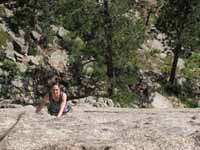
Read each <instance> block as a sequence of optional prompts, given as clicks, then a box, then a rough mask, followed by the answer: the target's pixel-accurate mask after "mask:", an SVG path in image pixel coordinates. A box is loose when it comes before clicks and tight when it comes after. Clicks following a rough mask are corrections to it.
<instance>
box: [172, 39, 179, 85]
mask: <svg viewBox="0 0 200 150" xmlns="http://www.w3.org/2000/svg"><path fill="white" fill-rule="evenodd" d="M180 50H181V43H180V41H178V42H177V44H176V47H175V49H174V57H173V64H172V68H171V74H170V78H169V82H170V83H171V84H172V85H173V84H174V80H175V77H176V69H177V64H178V59H179V52H180Z"/></svg>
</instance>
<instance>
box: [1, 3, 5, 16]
mask: <svg viewBox="0 0 200 150" xmlns="http://www.w3.org/2000/svg"><path fill="white" fill-rule="evenodd" d="M4 16H5V8H4V6H2V5H0V17H4Z"/></svg>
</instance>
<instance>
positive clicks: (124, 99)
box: [112, 89, 137, 107]
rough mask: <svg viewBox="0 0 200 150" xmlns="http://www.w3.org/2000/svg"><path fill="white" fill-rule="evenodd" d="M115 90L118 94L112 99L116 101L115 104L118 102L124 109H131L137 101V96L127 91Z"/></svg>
mask: <svg viewBox="0 0 200 150" xmlns="http://www.w3.org/2000/svg"><path fill="white" fill-rule="evenodd" d="M115 90H116V93H114V95H113V96H112V99H113V100H114V102H115V103H116V102H118V103H119V104H120V105H121V106H122V107H129V106H130V105H131V104H133V103H134V102H135V101H136V99H137V95H136V94H135V93H133V92H129V91H127V90H125V89H115ZM115 90H114V91H115Z"/></svg>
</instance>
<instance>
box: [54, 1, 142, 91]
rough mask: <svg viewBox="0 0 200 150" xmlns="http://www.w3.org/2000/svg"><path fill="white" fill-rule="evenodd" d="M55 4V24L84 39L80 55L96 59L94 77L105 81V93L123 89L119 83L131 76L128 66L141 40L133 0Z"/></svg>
mask: <svg viewBox="0 0 200 150" xmlns="http://www.w3.org/2000/svg"><path fill="white" fill-rule="evenodd" d="M58 4H59V6H56V7H57V8H59V9H58V10H56V15H57V16H58V17H57V23H58V24H62V25H64V27H65V28H66V29H68V30H70V31H72V32H74V33H75V34H77V35H78V36H80V37H81V39H83V40H84V42H85V43H86V47H85V48H84V49H82V50H81V54H82V58H86V59H87V58H91V57H92V58H94V59H95V64H96V67H95V68H96V73H95V76H93V78H96V79H97V80H98V81H105V82H107V87H108V95H112V91H113V88H116V87H117V88H119V87H120V88H121V89H126V88H124V87H123V86H122V85H123V84H124V82H125V81H126V79H127V76H129V78H133V75H132V73H131V71H130V68H134V67H133V66H134V65H135V64H134V57H135V51H136V49H137V48H138V47H139V46H140V44H141V43H142V42H143V39H144V24H143V22H142V21H141V20H139V19H138V20H137V19H136V17H135V11H136V8H135V5H134V3H133V1H132V0H124V1H115V0H103V1H100V0H97V1H91V0H82V1H74V0H68V1H64V0H60V1H59V2H58ZM74 52H75V50H72V51H71V53H74ZM105 68H107V69H105ZM97 74H98V75H97ZM129 81H130V80H129Z"/></svg>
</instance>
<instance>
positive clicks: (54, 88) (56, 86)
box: [51, 83, 60, 97]
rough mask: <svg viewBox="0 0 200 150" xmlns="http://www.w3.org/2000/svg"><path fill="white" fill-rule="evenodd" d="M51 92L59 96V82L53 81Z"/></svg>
mask: <svg viewBox="0 0 200 150" xmlns="http://www.w3.org/2000/svg"><path fill="white" fill-rule="evenodd" d="M51 94H52V96H54V97H59V96H60V86H59V83H53V84H52V87H51Z"/></svg>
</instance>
